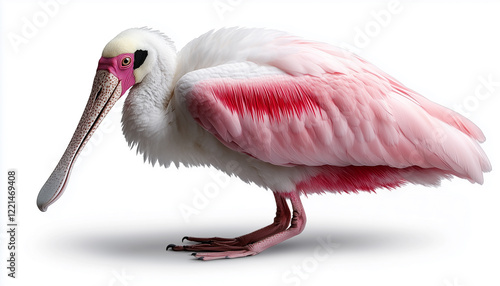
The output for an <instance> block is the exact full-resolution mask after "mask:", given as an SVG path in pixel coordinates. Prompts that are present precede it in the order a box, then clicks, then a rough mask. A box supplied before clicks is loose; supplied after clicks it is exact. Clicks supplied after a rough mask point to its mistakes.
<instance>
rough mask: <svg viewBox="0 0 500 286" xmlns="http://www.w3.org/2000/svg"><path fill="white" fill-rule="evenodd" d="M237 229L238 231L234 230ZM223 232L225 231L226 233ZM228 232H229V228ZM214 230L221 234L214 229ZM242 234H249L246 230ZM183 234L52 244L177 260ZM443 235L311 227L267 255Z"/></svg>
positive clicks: (104, 236)
mask: <svg viewBox="0 0 500 286" xmlns="http://www.w3.org/2000/svg"><path fill="white" fill-rule="evenodd" d="M232 231H235V232H237V230H234V229H233V230H232ZM223 232H224V231H222V232H221V233H223ZM226 232H227V231H226ZM213 233H214V234H216V233H218V232H217V231H216V230H213ZM241 233H245V231H244V230H242V231H241ZM182 237H183V235H180V234H179V233H172V232H170V233H169V232H166V231H158V230H152V231H151V232H144V231H142V232H139V233H138V232H134V231H133V230H126V231H123V230H120V231H116V232H111V233H110V232H105V233H99V232H85V233H78V234H76V233H73V234H67V235H64V236H60V237H59V238H58V239H57V240H52V242H53V244H52V247H53V248H54V249H58V250H59V251H64V252H66V253H68V252H71V253H75V252H80V253H85V254H87V255H91V256H93V257H95V256H100V257H103V256H104V257H113V258H118V259H127V260H128V259H131V260H146V261H150V262H152V261H161V262H163V263H165V262H166V261H169V260H172V261H177V260H176V259H178V258H179V255H186V253H184V252H174V251H169V252H168V253H166V251H165V248H166V246H167V245H168V244H170V243H177V244H181V238H182ZM438 240H439V238H438V237H437V235H436V234H435V233H434V234H431V233H429V232H426V231H423V230H422V229H416V230H414V231H413V230H412V231H409V230H399V229H381V230H374V229H370V230H363V229H353V228H344V229H343V228H338V229H335V230H331V229H328V230H325V229H319V228H318V229H309V230H307V229H306V230H305V231H304V232H303V233H302V234H301V235H299V236H297V237H294V238H292V239H290V240H287V241H285V242H283V243H281V244H278V245H276V246H274V247H271V248H270V249H268V250H266V251H265V252H264V253H262V254H263V255H259V257H265V256H267V255H273V256H279V255H288V254H290V253H300V254H301V255H302V254H305V255H308V254H310V253H311V252H312V251H314V250H315V249H316V248H318V246H321V245H322V246H325V245H326V244H328V245H330V246H331V247H332V248H331V249H330V250H325V249H323V250H321V251H333V252H334V253H335V252H337V253H344V254H345V253H354V252H360V251H363V252H371V251H385V252H391V251H393V252H394V251H404V250H406V251H410V250H416V249H417V250H421V249H425V248H429V247H431V246H432V245H434V244H435V243H436V242H437V241H438Z"/></svg>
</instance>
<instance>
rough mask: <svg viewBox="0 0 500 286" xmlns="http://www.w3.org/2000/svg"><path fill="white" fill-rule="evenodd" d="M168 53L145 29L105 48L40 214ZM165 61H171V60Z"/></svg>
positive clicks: (169, 46)
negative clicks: (102, 128)
mask: <svg viewBox="0 0 500 286" xmlns="http://www.w3.org/2000/svg"><path fill="white" fill-rule="evenodd" d="M165 51H166V52H165ZM165 53H167V54H168V53H170V54H172V53H175V49H174V48H173V43H171V42H170V40H169V39H168V38H166V37H165V36H163V35H162V34H160V33H158V32H155V31H151V30H148V29H143V28H141V29H129V30H126V31H124V32H122V33H120V34H119V35H118V36H116V37H115V38H114V39H113V40H111V41H110V42H109V43H108V44H107V45H106V47H105V48H104V50H103V53H102V57H101V59H100V60H99V63H98V66H97V72H96V75H95V78H94V84H93V86H92V91H91V93H90V97H89V100H88V102H87V106H86V107H85V110H84V112H83V114H82V117H81V119H80V122H79V124H78V127H77V128H76V130H75V133H74V134H73V137H72V139H71V141H70V143H69V145H68V147H67V149H66V151H65V152H64V155H63V156H62V158H61V160H60V161H59V163H58V164H57V166H56V168H55V169H54V171H53V172H52V174H51V175H50V177H49V178H48V180H47V182H46V183H45V185H44V186H43V187H42V189H41V190H40V193H39V194H38V198H37V205H38V208H39V209H40V210H41V211H46V210H47V208H48V206H49V205H51V204H53V203H54V202H55V201H56V200H57V199H59V197H60V196H61V195H62V193H63V191H64V189H65V187H66V185H67V182H68V179H69V174H70V172H71V168H72V166H73V164H74V162H75V160H76V158H77V156H78V154H79V153H80V152H81V151H82V150H83V148H84V146H85V144H86V143H87V142H88V141H89V139H90V137H91V136H92V134H93V133H94V131H95V130H96V129H97V127H98V126H99V124H100V122H101V121H102V120H103V119H104V117H105V116H106V114H108V112H109V111H110V110H111V108H112V107H113V105H114V104H115V103H116V102H117V101H118V99H120V97H122V95H123V94H125V92H127V90H129V89H130V88H132V87H133V86H135V85H137V84H139V83H141V82H142V81H143V80H144V79H145V78H146V77H147V76H148V74H150V73H151V71H152V69H153V68H154V67H155V65H157V62H158V61H161V60H163V58H164V57H165ZM166 58H167V61H168V58H169V57H166ZM170 58H171V57H170ZM167 64H168V63H167Z"/></svg>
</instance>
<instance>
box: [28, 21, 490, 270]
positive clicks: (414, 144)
mask: <svg viewBox="0 0 500 286" xmlns="http://www.w3.org/2000/svg"><path fill="white" fill-rule="evenodd" d="M130 85H133V87H132V88H131V89H130V92H129V95H128V96H127V98H126V100H125V103H124V109H123V118H122V122H123V131H124V135H125V138H126V140H127V141H128V143H129V144H130V145H131V146H136V147H137V151H138V152H139V153H142V154H143V156H144V159H145V160H149V161H150V162H151V163H153V164H154V163H156V162H158V163H160V164H161V165H164V166H170V165H171V164H172V163H173V164H175V165H176V166H179V165H180V164H183V165H188V166H192V165H194V166H200V165H203V166H213V167H215V168H217V169H219V170H221V171H224V172H226V173H227V174H229V175H235V176H238V177H239V178H240V179H242V180H243V181H245V182H252V183H255V184H257V185H258V186H261V187H264V188H267V189H271V190H272V191H273V193H274V198H275V201H276V209H277V211H276V217H275V219H274V222H273V223H272V224H270V225H268V226H266V227H264V228H262V229H259V230H257V231H254V232H252V233H249V234H246V235H243V236H240V237H237V238H220V237H209V238H199V237H185V238H184V239H188V240H190V241H193V242H197V244H188V245H181V246H176V245H169V246H168V247H167V249H169V248H172V249H173V250H187V251H195V252H197V253H195V257H197V258H199V259H202V260H211V259H219V258H236V257H244V256H250V255H255V254H258V253H260V252H262V251H263V250H265V249H267V248H269V247H271V246H273V245H276V244H278V243H280V242H283V241H284V240H286V239H288V238H291V237H293V236H295V235H297V234H299V233H300V232H302V230H303V229H304V227H305V223H306V216H305V211H304V209H303V206H302V203H301V200H300V195H301V194H309V193H324V192H347V193H349V192H358V191H370V192H371V191H374V190H376V189H378V188H389V189H392V188H396V187H399V186H402V185H404V184H406V183H415V184H424V185H434V186H435V185H438V184H439V183H440V181H441V180H442V179H443V178H450V177H452V176H457V177H461V178H464V179H468V180H469V181H471V182H477V183H482V182H483V172H488V171H490V170H491V165H490V163H489V161H488V158H487V157H486V154H485V153H484V151H483V150H482V149H481V147H480V146H479V143H480V142H483V141H484V140H485V137H484V135H483V133H482V132H481V130H480V129H479V128H478V127H477V126H476V125H474V124H473V123H472V122H471V121H469V120H468V119H466V118H465V117H463V116H461V115H459V114H457V113H455V112H453V111H451V110H449V109H447V108H445V107H443V106H440V105H438V104H436V103H433V102H431V101H430V100H428V99H426V98H424V97H423V96H421V95H419V94H418V93H416V92H415V91H413V90H411V89H409V88H407V87H405V86H404V85H403V84H402V83H400V82H398V81H397V80H395V79H394V78H392V77H391V76H389V75H387V74H386V73H384V72H383V71H381V70H380V69H378V68H377V67H375V66H373V65H372V64H370V63H369V62H367V61H365V60H363V59H362V58H360V57H358V56H356V55H354V54H352V53H350V52H348V51H344V50H342V49H339V48H336V47H334V46H331V45H328V44H324V43H318V42H313V41H308V40H304V39H300V38H298V37H293V36H290V35H288V34H286V33H282V32H277V31H270V30H263V29H236V28H233V29H221V30H218V31H212V32H208V33H206V34H204V35H202V36H200V37H198V38H197V39H195V40H193V41H191V42H190V43H189V44H188V45H186V47H184V48H183V49H182V50H181V51H180V52H179V53H177V52H176V51H175V47H174V46H173V43H172V41H170V39H169V38H167V37H166V36H164V35H163V34H161V33H158V32H154V31H150V30H147V29H130V30H126V31H124V32H122V33H121V34H119V35H118V36H117V37H116V38H115V39H113V40H112V41H111V42H110V43H108V45H107V46H106V47H105V49H104V51H103V57H102V58H101V61H100V64H99V66H98V72H97V74H96V79H95V81H94V87H93V88H92V93H91V95H90V98H89V102H88V105H87V108H86V110H85V112H84V114H83V115H82V119H81V121H80V124H79V126H78V128H77V130H76V132H75V135H74V136H73V139H72V140H71V142H70V144H69V146H68V148H67V150H66V152H65V153H64V155H63V157H62V159H61V161H60V162H59V164H58V165H57V167H56V169H55V170H54V172H53V173H52V175H51V176H50V177H49V179H48V180H47V182H46V183H45V185H44V186H43V188H42V190H41V191H40V194H39V196H38V200H37V203H38V206H39V208H40V209H41V210H43V211H45V210H46V209H47V207H48V206H49V205H50V204H52V203H54V202H55V201H56V200H57V199H58V198H60V196H61V194H62V192H63V190H64V188H65V187H66V186H67V182H68V179H69V173H70V171H71V167H72V165H73V163H74V161H75V159H76V157H77V155H78V154H79V153H80V151H81V150H82V148H83V146H84V145H85V143H86V142H87V141H88V139H89V138H90V136H91V134H92V133H93V132H94V131H95V129H96V128H97V126H98V125H99V122H101V121H102V119H103V118H104V116H105V115H106V113H107V112H108V111H109V110H110V109H111V107H112V105H113V104H114V103H115V102H116V101H117V100H118V99H119V98H120V96H121V95H123V94H124V93H125V92H126V90H127V89H128V88H129V87H130ZM287 199H288V200H290V202H291V204H292V209H293V216H292V212H290V209H289V207H288V205H287V203H286V200H287Z"/></svg>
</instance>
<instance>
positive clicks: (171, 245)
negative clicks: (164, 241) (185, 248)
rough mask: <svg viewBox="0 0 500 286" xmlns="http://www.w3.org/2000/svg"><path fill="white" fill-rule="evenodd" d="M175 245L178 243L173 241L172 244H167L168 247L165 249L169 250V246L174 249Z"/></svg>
mask: <svg viewBox="0 0 500 286" xmlns="http://www.w3.org/2000/svg"><path fill="white" fill-rule="evenodd" d="M174 247H176V245H175V244H173V243H171V244H169V245H167V249H165V250H167V251H168V249H169V248H172V249H174Z"/></svg>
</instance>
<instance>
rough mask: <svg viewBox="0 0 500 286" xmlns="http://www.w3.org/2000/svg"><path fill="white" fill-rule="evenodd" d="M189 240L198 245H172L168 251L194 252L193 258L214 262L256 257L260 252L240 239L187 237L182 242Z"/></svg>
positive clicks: (168, 247)
mask: <svg viewBox="0 0 500 286" xmlns="http://www.w3.org/2000/svg"><path fill="white" fill-rule="evenodd" d="M184 240H188V241H192V242H197V244H185V245H175V244H170V245H168V246H167V250H169V249H172V250H174V251H194V252H195V253H193V256H194V257H196V258H198V259H200V260H214V259H221V258H238V257H245V256H251V255H255V254H257V253H258V252H256V251H254V250H252V249H251V245H250V244H247V243H245V242H244V241H243V240H241V239H239V238H222V237H210V238H201V237H189V236H185V237H184V238H183V239H182V241H184Z"/></svg>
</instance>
